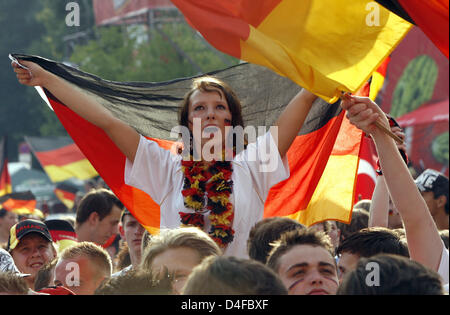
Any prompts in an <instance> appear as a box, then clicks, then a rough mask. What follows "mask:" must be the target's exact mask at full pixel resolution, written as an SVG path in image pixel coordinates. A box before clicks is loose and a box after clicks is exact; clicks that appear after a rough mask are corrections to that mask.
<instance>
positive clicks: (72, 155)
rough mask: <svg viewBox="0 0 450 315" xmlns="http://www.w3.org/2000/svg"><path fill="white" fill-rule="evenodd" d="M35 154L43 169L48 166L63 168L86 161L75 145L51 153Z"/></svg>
mask: <svg viewBox="0 0 450 315" xmlns="http://www.w3.org/2000/svg"><path fill="white" fill-rule="evenodd" d="M35 154H36V157H37V158H38V160H39V162H41V164H42V166H43V167H45V166H48V165H55V166H64V165H67V164H70V163H74V162H78V161H81V160H84V159H86V157H85V156H84V155H83V153H82V152H81V151H80V150H79V148H78V146H77V145H76V144H70V145H67V146H65V147H62V148H59V149H55V150H51V151H45V152H35Z"/></svg>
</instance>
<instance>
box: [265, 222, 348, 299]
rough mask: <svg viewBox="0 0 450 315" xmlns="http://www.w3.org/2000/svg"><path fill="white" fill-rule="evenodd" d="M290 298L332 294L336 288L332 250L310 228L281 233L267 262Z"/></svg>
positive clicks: (323, 237) (325, 237)
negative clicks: (291, 296)
mask: <svg viewBox="0 0 450 315" xmlns="http://www.w3.org/2000/svg"><path fill="white" fill-rule="evenodd" d="M267 265H268V266H269V267H270V268H272V269H273V270H274V271H275V272H276V273H277V274H278V276H279V277H280V279H281V281H282V282H283V284H284V285H285V287H286V289H287V290H288V293H289V294H290V295H334V294H336V290H337V288H338V285H339V281H338V275H337V267H336V261H335V259H334V248H333V245H332V244H331V241H330V238H329V237H328V235H326V234H325V233H324V232H320V231H316V230H314V229H304V230H296V231H291V232H287V233H285V234H283V235H282V236H281V238H280V240H279V241H277V242H276V243H275V245H274V248H273V249H272V252H271V253H270V256H269V258H268V260H267Z"/></svg>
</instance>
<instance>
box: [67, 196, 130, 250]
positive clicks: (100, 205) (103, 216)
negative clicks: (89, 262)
mask: <svg viewBox="0 0 450 315" xmlns="http://www.w3.org/2000/svg"><path fill="white" fill-rule="evenodd" d="M123 208H124V206H123V204H122V203H121V202H120V200H119V199H118V198H117V197H116V196H115V195H114V194H113V193H112V192H111V191H109V190H106V189H98V190H91V191H90V192H89V193H87V194H86V195H85V196H84V197H83V199H82V200H81V202H80V204H79V206H78V208H77V214H76V223H75V230H76V233H77V236H78V241H80V242H84V241H87V242H93V243H96V244H98V245H103V244H105V243H106V242H107V241H108V239H109V238H110V237H111V236H112V235H113V234H118V233H119V222H120V216H121V214H122V210H123Z"/></svg>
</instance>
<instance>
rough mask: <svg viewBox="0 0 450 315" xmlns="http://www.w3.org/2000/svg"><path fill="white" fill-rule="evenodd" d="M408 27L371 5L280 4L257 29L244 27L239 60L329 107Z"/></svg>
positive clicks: (343, 1)
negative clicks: (263, 68) (290, 82)
mask: <svg viewBox="0 0 450 315" xmlns="http://www.w3.org/2000/svg"><path fill="white" fill-rule="evenodd" d="M369 3H373V4H374V5H375V6H373V7H370V6H368V4H369ZM371 8H373V9H371ZM371 23H374V24H373V25H370V24H371ZM368 24H369V25H368ZM411 27H412V25H411V24H410V23H408V22H406V21H405V20H403V19H401V18H400V17H398V16H397V15H395V14H393V13H391V12H390V11H388V10H387V9H385V8H383V7H382V6H380V5H378V4H376V3H375V2H373V1H367V0H354V1H352V2H351V4H349V2H348V0H320V1H314V0H309V1H306V0H303V1H299V0H283V1H281V2H280V3H279V4H278V5H277V6H276V7H275V8H274V9H273V10H272V11H271V12H270V14H269V15H268V16H267V17H266V18H265V19H264V21H263V22H262V23H261V24H260V25H258V26H257V27H253V26H250V36H249V38H248V39H247V40H241V59H242V60H245V61H248V62H251V63H256V64H259V65H263V66H266V67H268V68H270V69H272V70H273V71H275V72H277V73H278V74H281V75H284V76H287V77H288V78H290V79H291V80H293V81H294V82H296V83H297V84H299V85H300V86H303V87H305V88H307V89H308V90H310V91H311V92H313V93H315V94H317V95H318V96H320V97H322V98H323V99H325V100H326V101H328V102H331V103H332V102H334V101H336V100H337V98H338V97H339V93H340V91H347V92H352V93H354V92H356V91H357V90H358V89H359V88H360V87H361V86H362V85H363V84H364V82H366V81H367V80H368V79H369V77H370V76H371V75H372V72H373V71H374V70H375V69H377V68H378V66H379V65H380V63H381V62H382V61H383V60H384V59H385V58H386V57H387V56H388V55H389V54H390V53H391V52H392V51H393V50H394V48H395V47H396V45H397V44H398V43H399V42H400V40H401V39H403V37H404V36H405V35H406V34H407V32H408V31H409V30H410V28H411Z"/></svg>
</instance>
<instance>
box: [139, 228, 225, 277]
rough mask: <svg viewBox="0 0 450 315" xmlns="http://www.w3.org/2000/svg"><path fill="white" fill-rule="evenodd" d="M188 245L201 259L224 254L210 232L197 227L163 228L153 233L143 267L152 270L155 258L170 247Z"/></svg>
mask: <svg viewBox="0 0 450 315" xmlns="http://www.w3.org/2000/svg"><path fill="white" fill-rule="evenodd" d="M180 247H187V248H190V249H193V250H195V251H196V252H197V253H198V254H199V258H200V261H202V260H203V259H204V258H205V257H208V256H219V255H221V254H222V251H221V249H220V248H219V246H218V245H217V244H216V243H215V242H214V241H213V239H212V238H210V237H209V235H208V234H206V233H205V232H203V231H202V230H200V229H198V228H195V227H180V228H176V229H168V230H161V232H160V234H159V235H153V236H152V238H151V239H150V242H149V244H148V245H147V247H146V249H145V252H144V253H143V256H142V262H141V268H142V269H145V270H150V269H151V268H152V264H153V260H154V259H155V257H156V256H158V255H159V254H161V253H163V252H165V251H166V250H168V249H173V248H180Z"/></svg>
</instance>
